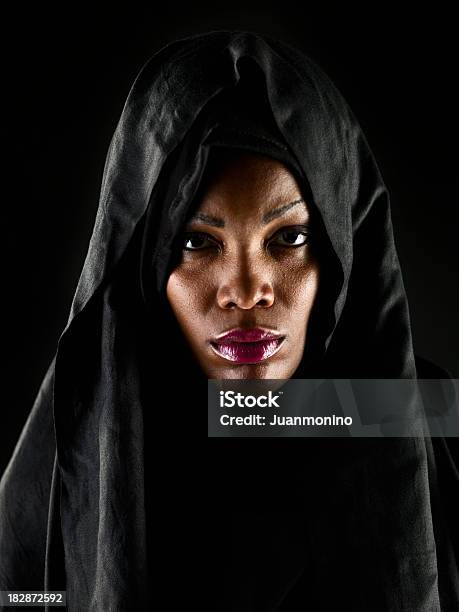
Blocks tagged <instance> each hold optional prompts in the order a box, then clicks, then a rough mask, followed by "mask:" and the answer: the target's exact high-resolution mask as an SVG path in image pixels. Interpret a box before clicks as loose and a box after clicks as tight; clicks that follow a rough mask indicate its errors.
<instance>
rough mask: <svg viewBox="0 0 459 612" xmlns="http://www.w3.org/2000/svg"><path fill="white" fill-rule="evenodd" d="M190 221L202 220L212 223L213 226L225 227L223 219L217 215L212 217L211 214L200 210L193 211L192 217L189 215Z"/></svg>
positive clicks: (208, 223)
mask: <svg viewBox="0 0 459 612" xmlns="http://www.w3.org/2000/svg"><path fill="white" fill-rule="evenodd" d="M191 221H202V222H203V223H206V224H207V225H213V226H214V227H225V222H224V221H223V219H220V218H219V217H213V216H212V215H206V214H204V213H201V212H197V213H195V214H194V215H193V216H192V217H190V219H189V222H191Z"/></svg>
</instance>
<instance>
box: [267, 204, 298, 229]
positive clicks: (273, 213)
mask: <svg viewBox="0 0 459 612" xmlns="http://www.w3.org/2000/svg"><path fill="white" fill-rule="evenodd" d="M302 203H304V199H303V198H299V199H298V200H294V201H293V202H289V203H288V204H284V205H283V206H279V208H275V209H274V210H270V211H269V212H268V213H266V214H265V215H264V216H263V219H262V223H263V225H266V224H267V223H269V222H270V221H272V220H273V219H277V218H278V217H281V216H282V215H283V214H284V213H286V212H287V211H288V210H290V209H291V208H293V207H294V206H297V204H302Z"/></svg>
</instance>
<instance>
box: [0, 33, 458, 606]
mask: <svg viewBox="0 0 459 612" xmlns="http://www.w3.org/2000/svg"><path fill="white" fill-rule="evenodd" d="M319 376H320V377H337V378H344V377H355V378H384V377H386V378H415V377H416V376H417V373H416V365H415V359H414V355H413V350H412V341H411V333H410V325H409V316H408V307H407V301H406V296H405V292H404V289H403V283H402V279H401V273H400V269H399V264H398V260H397V255H396V252H395V247H394V242H393V234H392V227H391V220H390V209H389V198H388V193H387V190H386V187H385V185H384V183H383V181H382V178H381V175H380V173H379V171H378V168H377V165H376V163H375V160H374V158H373V156H372V154H371V152H370V150H369V147H368V145H367V142H366V140H365V138H364V136H363V134H362V132H361V130H360V128H359V126H358V124H357V122H356V120H355V119H354V117H353V115H352V113H351V111H350V110H349V108H348V107H347V105H346V103H345V102H344V101H343V99H342V98H341V96H340V94H339V93H338V92H337V91H336V89H335V88H334V86H333V85H332V84H331V83H330V81H329V80H328V78H327V77H326V76H325V75H324V74H323V73H322V71H321V70H320V69H319V68H318V67H317V66H316V65H315V64H313V63H312V62H311V61H310V60H309V59H307V58H305V57H304V56H303V55H301V54H300V53H299V52H297V51H295V50H293V49H291V48H290V47H288V46H286V45H284V44H282V43H280V42H277V41H272V40H269V39H267V38H263V37H261V36H258V35H256V34H253V33H247V32H212V33H209V34H206V35H200V36H196V37H193V38H189V39H185V40H181V41H176V42H174V43H172V44H170V45H169V46H167V47H166V48H164V49H162V50H161V51H160V52H159V53H157V54H156V55H155V56H154V57H153V58H152V59H151V60H150V61H149V62H148V63H147V64H146V65H145V66H144V67H143V69H142V70H141V72H140V74H139V76H138V77H137V79H136V81H135V83H134V85H133V87H132V89H131V91H130V93H129V97H128V100H127V102H126V105H125V107H124V110H123V113H122V116H121V119H120V122H119V125H118V127H117V129H116V132H115V134H114V137H113V140H112V143H111V146H110V150H109V153H108V156H107V162H106V166H105V171H104V176H103V181H102V190H101V196H100V204H99V210H98V214H97V218H96V222H95V228H94V233H93V236H92V239H91V243H90V246H89V252H88V255H87V258H86V261H85V264H84V267H83V271H82V274H81V278H80V281H79V284H78V287H77V290H76V293H75V297H74V300H73V304H72V308H71V312H70V317H69V321H68V324H67V327H66V329H65V330H64V332H63V333H62V335H61V338H60V340H59V346H58V350H57V354H56V357H55V359H54V360H53V363H52V364H51V366H50V369H49V371H48V373H47V375H46V377H45V379H44V381H43V384H42V387H41V389H40V392H39V394H38V397H37V400H36V403H35V405H34V407H33V410H32V413H31V415H30V417H29V420H28V422H27V424H26V426H25V429H24V432H23V434H22V436H21V439H20V440H19V443H18V445H17V448H16V450H15V453H14V455H13V458H12V460H11V462H10V464H9V466H8V468H7V470H6V473H5V475H4V477H3V480H2V487H1V493H0V504H1V505H0V509H1V515H0V517H1V522H2V523H1V524H2V539H1V549H0V552H1V555H0V578H1V588H2V589H29V590H30V589H39V588H43V584H45V585H46V588H49V589H62V590H64V589H65V590H66V591H67V599H68V605H69V609H71V610H80V609H81V610H87V609H100V610H105V609H113V610H129V609H136V610H140V609H149V606H151V605H152V604H153V601H154V597H155V590H154V586H153V585H151V584H150V583H151V578H152V575H153V566H154V563H155V562H156V563H157V562H158V560H159V561H160V562H161V565H162V572H161V575H162V576H164V575H165V574H167V568H168V566H169V565H168V564H170V566H171V567H172V568H173V572H172V574H173V575H172V584H173V587H172V588H173V590H170V591H168V593H169V594H168V597H169V602H170V603H168V606H167V607H171V606H172V607H179V608H180V609H183V606H178V604H177V605H173V604H174V602H175V597H176V593H177V590H178V589H177V584H179V585H182V589H183V583H184V581H185V580H186V579H187V577H190V575H193V577H194V576H195V575H194V574H192V572H193V568H194V567H195V565H196V555H197V554H198V552H199V548H200V547H202V545H203V541H204V542H205V543H206V545H208V543H209V542H210V543H211V549H210V550H209V549H208V548H207V549H206V553H207V556H206V558H207V559H208V560H209V562H208V563H207V565H206V570H205V572H206V579H205V580H204V579H203V572H202V571H201V572H200V575H199V576H198V577H197V578H196V580H197V582H196V583H195V584H198V585H201V588H200V591H199V593H198V594H197V595H196V596H195V597H193V598H192V599H191V602H190V600H188V603H187V604H186V605H187V606H188V607H190V605H197V607H200V605H201V602H202V598H203V597H204V592H205V593H206V594H207V593H209V597H210V599H211V609H213V610H225V609H231V610H238V611H242V610H300V609H306V608H310V609H313V610H328V609H330V610H332V609H333V610H334V609H337V607H338V606H340V608H343V607H344V608H349V609H353V610H452V609H455V608H454V606H455V605H456V603H457V601H458V590H459V589H458V586H457V564H456V561H455V558H454V554H455V553H454V549H453V546H452V536H451V530H452V529H454V527H453V525H452V524H451V522H450V521H449V518H448V517H449V514H448V513H453V511H454V507H452V506H451V503H449V502H448V503H446V501H447V499H446V497H445V496H442V495H441V486H438V483H437V464H438V462H439V461H440V462H442V465H443V466H446V467H444V471H443V473H444V474H446V476H444V477H442V478H443V480H444V481H445V482H446V480H447V478H451V479H453V477H454V476H453V474H454V472H453V469H454V466H453V464H452V463H451V462H449V461H450V455H448V452H447V449H446V447H441V448H440V449H439V451H438V453H439V454H438V457H436V456H434V454H433V449H432V445H431V443H430V441H429V440H427V439H426V440H424V439H406V440H405V439H404V440H400V439H391V440H389V439H386V440H376V441H375V440H342V441H339V443H338V441H337V440H330V441H327V440H322V441H319V440H308V444H302V445H298V444H291V442H292V441H290V444H288V442H289V441H288V440H287V441H285V440H284V441H281V440H270V441H266V444H264V445H263V447H262V448H257V451H256V458H254V456H253V455H254V449H253V447H252V446H249V445H247V444H243V443H242V442H241V441H238V440H231V441H222V440H219V441H218V444H211V445H210V446H209V449H208V453H209V454H208V456H207V457H206V461H205V464H204V466H203V465H202V464H199V459H198V458H197V456H196V454H195V453H194V447H195V446H196V441H197V440H198V439H199V436H198V431H197V416H196V415H199V414H200V411H201V410H203V404H204V401H205V397H206V381H207V379H208V378H217V379H226V378H228V379H235V378H242V379H251V378H255V379H258V378H267V379H268V378H279V379H288V378H312V377H319ZM195 427H196V429H195ZM158 432H159V433H160V434H161V438H164V437H167V440H168V444H167V446H166V448H165V449H162V450H161V453H159V452H158V451H157V448H156V445H155V444H154V443H153V442H152V439H154V440H155V441H156V440H157V439H158ZM195 432H196V435H193V434H194V433H195ZM171 434H172V435H171ZM179 435H181V443H180V444H179V445H176V444H175V440H176V438H177V436H179ZM209 442H214V441H209ZM165 452H166V453H167V452H169V454H166V455H165ZM172 457H175V458H176V459H177V460H179V469H177V468H176V467H175V464H174V463H172V462H171V460H172ZM165 458H166V459H165ZM161 460H162V461H163V463H162V464H159V463H158V461H161ZM164 460H166V463H164ZM448 462H449V463H448ZM158 465H161V466H162V468H161V469H160V468H158ZM164 465H165V466H166V467H167V469H166V476H167V477H166V478H164V479H161V475H162V474H163V472H164ZM203 470H206V474H207V478H206V487H211V488H210V489H209V490H207V491H206V498H205V503H202V500H203V496H204V492H202V491H199V486H200V484H201V483H202V471H203ZM439 478H440V477H439ZM445 479H446V480H445ZM440 480H441V478H440ZM440 484H441V483H440ZM442 486H443V485H442ZM156 490H158V493H156ZM196 500H198V503H195V501H196ZM161 504H162V506H161ZM164 506H165V507H164ZM174 509H175V510H176V511H177V512H175V513H174ZM154 513H155V514H154ZM158 514H159V516H158ZM164 530H165V531H166V533H167V536H168V539H169V541H168V546H167V547H162V548H161V549H160V550H161V554H158V553H157V550H158V542H157V540H158V536H159V535H160V533H161V532H163V531H164ZM203 536H204V537H203ZM167 551H169V554H170V557H168V556H167V554H168V553H167ZM195 551H196V552H195ZM201 553H202V551H201ZM156 571H157V570H155V573H156ZM209 572H212V573H209ZM190 597H191V596H190Z"/></svg>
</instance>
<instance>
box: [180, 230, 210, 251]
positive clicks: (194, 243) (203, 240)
mask: <svg viewBox="0 0 459 612" xmlns="http://www.w3.org/2000/svg"><path fill="white" fill-rule="evenodd" d="M212 246H215V243H214V241H213V240H211V239H210V238H209V236H206V234H200V233H198V232H194V233H192V234H186V235H185V238H184V240H183V248H184V249H185V250H186V251H198V250H201V249H207V248H209V247H212Z"/></svg>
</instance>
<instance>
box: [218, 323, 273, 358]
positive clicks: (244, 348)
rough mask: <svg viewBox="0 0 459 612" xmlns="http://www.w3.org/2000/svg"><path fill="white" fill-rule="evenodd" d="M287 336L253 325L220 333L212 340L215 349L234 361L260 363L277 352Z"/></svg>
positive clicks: (222, 355)
mask: <svg viewBox="0 0 459 612" xmlns="http://www.w3.org/2000/svg"><path fill="white" fill-rule="evenodd" d="M284 340H285V336H282V335H281V334H279V333H275V332H272V331H268V330H266V329H261V328H259V327H253V328H251V329H241V328H239V329H233V330H231V331H229V332H225V333H223V334H220V335H219V336H218V337H217V338H216V339H215V340H213V341H211V343H210V344H211V346H212V348H213V350H214V351H215V352H216V353H217V354H218V355H220V357H223V358H224V359H226V360H227V361H232V362H233V363H259V362H260V361H264V360H265V359H268V358H269V357H271V356H272V355H274V353H276V352H277V351H278V350H279V348H280V347H281V344H282V343H283V341H284Z"/></svg>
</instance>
